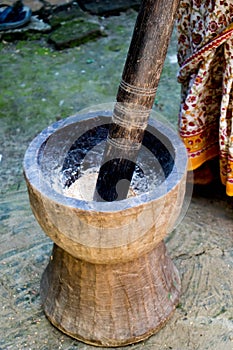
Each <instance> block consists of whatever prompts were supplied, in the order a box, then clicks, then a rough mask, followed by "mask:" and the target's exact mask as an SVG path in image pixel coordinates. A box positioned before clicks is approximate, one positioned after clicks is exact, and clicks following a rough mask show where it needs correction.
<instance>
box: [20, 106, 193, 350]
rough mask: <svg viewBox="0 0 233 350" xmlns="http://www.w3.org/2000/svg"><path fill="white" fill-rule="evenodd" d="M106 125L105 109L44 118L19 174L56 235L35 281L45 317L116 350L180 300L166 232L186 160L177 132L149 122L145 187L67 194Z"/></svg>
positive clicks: (150, 330)
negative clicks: (122, 194) (106, 198)
mask: <svg viewBox="0 0 233 350" xmlns="http://www.w3.org/2000/svg"><path fill="white" fill-rule="evenodd" d="M110 122H111V112H108V111H103V112H98V113H97V112H95V113H87V114H83V115H76V116H73V117H70V118H67V119H65V120H62V121H59V122H57V123H55V124H53V125H51V126H50V127H48V128H47V129H46V130H44V131H43V132H42V133H41V134H39V135H38V136H37V137H36V138H35V139H34V140H33V141H32V143H31V144H30V146H29V148H28V150H27V151H26V154H25V159H24V173H25V178H26V182H27V186H28V192H29V198H30V203H31V207H32V210H33V213H34V215H35V217H36V219H37V220H38V222H39V224H40V225H41V227H42V229H43V230H44V232H45V233H46V234H47V235H48V236H49V237H50V238H51V239H52V240H53V242H54V247H53V252H52V255H51V258H50V261H49V264H48V266H47V268H46V270H45V271H44V273H43V276H42V280H41V299H42V303H43V307H44V310H45V313H46V315H47V317H48V318H49V320H50V321H51V322H52V323H53V324H54V325H55V326H56V327H57V328H59V329H60V330H61V331H63V332H64V333H66V334H68V335H70V336H72V337H74V338H76V339H78V340H81V341H83V342H85V343H88V344H93V345H96V346H107V347H115V346H122V345H127V344H131V343H135V342H138V341H141V340H143V339H146V338H147V337H149V336H150V335H152V334H154V333H155V332H157V331H158V330H159V329H160V328H161V327H162V326H163V325H164V324H165V323H166V322H167V320H168V319H169V318H170V317H171V316H172V314H173V312H174V310H175V308H176V305H177V303H178V300H179V295H180V288H181V287H180V279H179V274H178V271H177V269H176V267H175V266H174V264H173V262H172V261H171V259H170V258H169V256H168V254H167V251H166V247H165V244H164V238H165V236H166V234H167V232H169V231H171V229H172V228H173V226H174V223H175V222H176V220H177V218H178V216H179V213H180V210H181V207H182V203H183V198H184V193H185V182H186V167H187V157H186V150H185V147H184V146H183V144H182V143H181V141H180V140H179V137H178V136H177V135H176V133H175V132H174V131H172V130H171V129H170V128H167V127H165V126H164V125H163V124H161V123H159V122H156V121H154V120H151V121H150V122H149V125H148V128H147V131H146V133H145V137H144V140H143V147H142V155H141V158H140V156H139V165H138V172H139V175H140V174H143V176H142V175H140V176H139V178H142V181H144V182H146V184H147V187H146V188H145V189H144V190H141V191H140V190H139V191H138V192H137V187H138V186H139V187H140V184H139V185H138V183H137V178H136V180H135V181H134V185H133V186H134V187H135V188H133V189H132V190H133V191H134V193H135V195H134V196H132V197H130V198H127V199H125V200H122V201H115V202H95V201H88V200H84V199H76V198H71V197H68V196H67V195H66V193H65V191H64V187H65V186H70V185H71V183H72V182H74V181H75V179H77V178H78V177H80V176H82V172H85V171H87V170H88V168H87V166H89V171H91V170H93V171H94V170H95V169H96V167H98V161H99V159H101V149H103V147H104V146H103V143H104V142H105V139H106V136H107V130H108V125H109V123H110ZM143 152H144V153H145V154H144V153H143ZM145 155H147V156H146V157H145ZM145 158H146V160H145ZM153 158H155V159H156V161H155V163H154V165H155V168H156V169H154V168H153V166H154V165H153V164H152V163H153V162H152V161H151V159H153ZM151 170H152V171H151ZM155 172H156V174H154V173H155ZM155 175H156V176H155ZM155 177H156V179H155ZM155 181H157V182H156V184H155ZM139 182H140V181H139ZM142 188H143V186H142Z"/></svg>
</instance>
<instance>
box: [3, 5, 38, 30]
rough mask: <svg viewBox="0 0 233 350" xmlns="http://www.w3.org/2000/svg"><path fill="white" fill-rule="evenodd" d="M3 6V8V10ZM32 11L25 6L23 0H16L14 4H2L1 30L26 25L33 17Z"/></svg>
mask: <svg viewBox="0 0 233 350" xmlns="http://www.w3.org/2000/svg"><path fill="white" fill-rule="evenodd" d="M1 8H3V10H2V11H1ZM31 14H32V11H31V9H30V8H29V7H28V6H24V5H23V4H22V2H21V1H16V2H15V3H14V4H13V5H12V6H9V5H5V4H1V5H0V30H8V29H15V28H19V27H22V26H24V25H25V24H26V23H28V22H29V21H30V19H31Z"/></svg>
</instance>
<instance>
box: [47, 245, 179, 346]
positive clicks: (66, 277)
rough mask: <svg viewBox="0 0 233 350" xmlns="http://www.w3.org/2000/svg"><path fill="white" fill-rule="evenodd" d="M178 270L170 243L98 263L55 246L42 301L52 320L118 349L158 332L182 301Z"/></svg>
mask: <svg viewBox="0 0 233 350" xmlns="http://www.w3.org/2000/svg"><path fill="white" fill-rule="evenodd" d="M180 289H181V287H180V279H179V275H178V271H177V269H176V267H175V266H174V264H173V262H172V260H171V259H170V258H169V256H168V255H167V253H166V247H165V244H164V242H163V241H162V242H160V243H159V244H158V245H157V246H156V247H155V248H154V249H153V250H152V251H151V252H149V253H147V254H145V255H143V256H141V257H138V258H137V259H135V260H131V261H127V262H124V263H118V264H93V263H89V262H87V261H81V260H79V259H77V258H74V257H73V256H71V255H70V254H68V253H67V252H65V251H64V250H63V249H61V248H60V247H58V246H57V245H55V244H54V248H53V253H52V256H51V259H50V261H49V264H48V266H47V268H46V270H45V271H44V273H43V276H42V280H41V299H42V303H43V306H44V310H45V313H46V315H47V317H48V319H49V320H50V321H51V323H52V324H53V325H54V326H55V327H57V328H58V329H60V330H61V331H63V332H64V333H66V334H68V335H69V336H71V337H73V338H76V339H78V340H80V341H83V342H85V343H87V344H92V345H95V346H106V347H117V346H123V345H128V344H132V343H136V342H139V341H142V340H144V339H146V338H148V337H149V336H151V335H152V334H154V333H156V332H157V331H158V330H160V329H161V327H163V326H164V324H165V323H166V322H167V321H168V319H169V318H170V317H171V316H172V314H173V311H174V310H175V307H176V305H177V303H178V299H179V294H180Z"/></svg>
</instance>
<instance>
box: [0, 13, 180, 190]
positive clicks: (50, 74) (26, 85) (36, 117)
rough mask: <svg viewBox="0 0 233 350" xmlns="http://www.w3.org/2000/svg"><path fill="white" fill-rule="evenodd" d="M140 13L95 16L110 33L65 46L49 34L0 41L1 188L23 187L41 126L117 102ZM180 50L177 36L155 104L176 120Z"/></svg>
mask: <svg viewBox="0 0 233 350" xmlns="http://www.w3.org/2000/svg"><path fill="white" fill-rule="evenodd" d="M136 15H137V13H136V11H133V10H130V11H128V12H126V13H123V14H121V16H111V17H108V18H98V17H95V18H94V20H95V21H96V22H99V24H100V25H101V26H102V27H103V29H104V31H105V33H106V34H107V36H106V37H101V38H98V39H96V40H92V41H89V42H87V43H85V44H83V45H79V46H76V47H74V48H70V49H65V50H62V51H61V50H60V51H57V50H55V49H54V48H53V47H52V46H51V45H49V44H48V42H47V39H48V36H47V35H43V36H42V37H41V38H40V39H39V40H38V39H37V40H27V41H15V42H11V43H9V42H8V43H7V42H5V41H3V42H2V43H1V44H0V50H1V55H0V91H1V94H0V125H1V128H0V138H1V142H3V144H2V149H1V152H0V153H1V155H2V157H1V159H2V160H1V172H3V177H4V185H3V186H1V190H2V191H5V190H7V189H8V185H9V186H10V188H13V189H15V187H17V186H19V182H21V180H20V178H19V176H21V175H20V174H21V161H22V157H23V153H24V151H25V149H26V146H27V144H28V143H29V141H30V140H31V139H32V138H33V137H34V136H35V135H36V134H37V133H38V132H39V131H41V130H42V129H43V128H45V127H46V126H48V125H49V124H51V123H52V122H53V121H55V120H57V119H61V118H65V117H67V116H69V115H72V114H74V113H77V112H78V111H79V110H81V109H83V108H86V107H91V106H93V105H97V104H102V103H106V102H114V101H115V98H116V93H117V89H118V85H119V82H120V79H121V74H122V71H123V67H124V63H125V59H126V56H127V51H128V47H129V43H130V40H131V36H132V32H133V28H134V23H135V19H136ZM158 50H159V48H158ZM175 54H176V37H175V35H173V40H172V41H171V44H170V47H169V51H168V55H167V59H166V62H165V66H164V69H163V73H162V77H161V80H160V84H159V88H158V92H157V95H156V99H155V106H154V108H155V110H157V111H159V112H160V113H161V114H163V115H164V116H165V117H166V118H167V119H168V120H170V121H171V122H173V124H174V125H175V124H176V121H177V113H178V108H179V91H180V90H179V88H180V87H179V85H178V83H177V82H176V74H177V64H176V63H171V60H170V57H174V56H175ZM10 140H12V142H11V141H10ZM12 148H13V149H12ZM11 152H13V157H12V156H11ZM17 155H18V156H17ZM11 162H15V166H13V167H12V164H11V165H10V164H9V163H11ZM9 168H12V170H11V173H10V175H9V174H8V175H7V176H6V174H7V172H8V169H9ZM2 184H3V183H2ZM12 186H13V187H12Z"/></svg>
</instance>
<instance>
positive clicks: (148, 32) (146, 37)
mask: <svg viewBox="0 0 233 350" xmlns="http://www.w3.org/2000/svg"><path fill="white" fill-rule="evenodd" d="M178 4H179V0H157V1H155V0H143V1H142V3H141V7H140V10H139V13H138V17H137V20H136V24H135V27H134V32H133V36H132V40H131V44H130V47H129V51H128V56H127V59H126V63H125V67H124V70H123V74H122V80H121V83H120V86H119V89H118V93H117V103H116V105H115V108H114V112H113V118H112V125H111V127H110V130H109V135H108V139H107V144H106V147H105V152H104V155H103V159H102V166H101V168H100V171H99V176H98V179H97V184H96V193H95V200H98V201H115V200H122V199H124V198H126V197H127V193H128V190H129V185H130V182H131V179H132V176H133V172H134V169H135V163H136V159H137V155H138V151H139V149H140V146H141V143H142V139H143V135H144V130H145V128H146V126H147V122H148V118H149V115H150V111H151V109H152V106H153V103H154V98H155V94H156V90H157V87H158V83H159V79H160V76H161V73H162V68H163V64H164V60H165V57H166V53H167V48H168V43H169V40H170V37H171V33H172V29H173V23H174V18H175V14H176V10H177V7H178ZM122 180H124V181H122ZM117 185H118V187H117ZM116 187H117V188H116Z"/></svg>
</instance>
